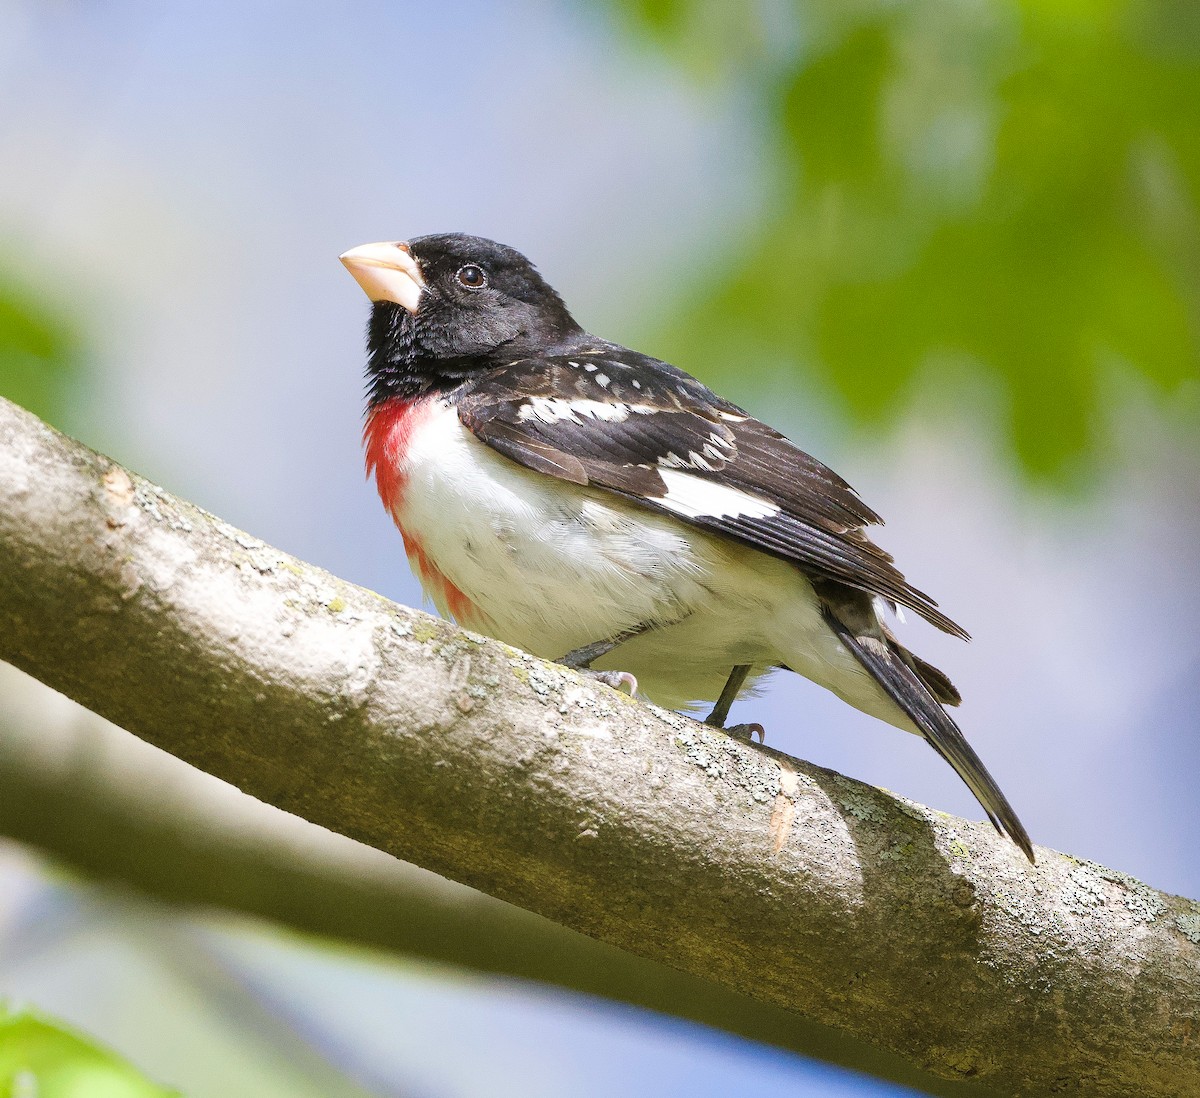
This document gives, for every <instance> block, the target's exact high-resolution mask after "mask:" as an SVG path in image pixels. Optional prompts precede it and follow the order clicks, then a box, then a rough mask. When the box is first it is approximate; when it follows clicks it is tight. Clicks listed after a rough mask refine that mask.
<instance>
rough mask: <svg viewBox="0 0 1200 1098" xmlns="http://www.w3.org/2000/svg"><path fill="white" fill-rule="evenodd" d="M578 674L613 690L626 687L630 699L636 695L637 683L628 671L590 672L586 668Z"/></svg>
mask: <svg viewBox="0 0 1200 1098" xmlns="http://www.w3.org/2000/svg"><path fill="white" fill-rule="evenodd" d="M579 673H580V674H581V675H587V677H588V678H589V679H595V680H596V681H597V682H602V683H604V685H605V686H611V687H612V688H613V689H614V690H620V689H621V688H622V687H625V686H627V687H629V696H630V697H631V698H632V697H634V696H635V695H636V694H637V691H638V681H637V679H636V678H634V677H633V676H632V675H631V674H630V673H629V672H628V671H592V670H590V669H587V668H581V669H580V671H579Z"/></svg>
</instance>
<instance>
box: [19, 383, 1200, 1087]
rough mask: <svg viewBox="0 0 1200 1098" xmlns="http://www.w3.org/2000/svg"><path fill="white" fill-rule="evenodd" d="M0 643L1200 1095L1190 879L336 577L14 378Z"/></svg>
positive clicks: (584, 898) (492, 859)
mask: <svg viewBox="0 0 1200 1098" xmlns="http://www.w3.org/2000/svg"><path fill="white" fill-rule="evenodd" d="M0 658H3V659H6V660H8V661H9V662H11V663H14V664H15V665H17V666H18V667H20V668H22V669H23V670H25V671H27V672H29V673H30V674H32V675H34V676H35V677H37V678H39V679H41V680H42V681H44V682H46V683H48V684H49V685H51V686H53V687H54V688H55V689H57V690H60V691H62V692H63V693H65V694H67V695H68V696H70V697H72V698H74V699H76V700H77V701H79V702H81V703H82V704H84V705H86V706H87V707H88V708H90V709H93V710H95V711H96V712H98V713H101V714H102V715H104V716H106V717H108V718H109V719H111V720H113V721H115V722H116V723H117V724H119V725H121V726H123V727H125V728H127V729H129V730H130V731H132V732H134V733H135V734H136V735H138V736H140V737H142V738H143V739H146V740H148V741H150V742H151V743H154V744H156V745H157V746H159V747H161V748H163V749H165V750H167V751H169V752H171V753H172V754H175V755H177V756H179V757H180V758H183V759H185V760H187V761H189V762H191V763H193V764H194V765H196V766H198V767H200V768H202V769H204V770H207V771H208V772H210V773H212V774H215V775H217V776H219V777H221V778H224V779H225V780H226V781H229V782H231V783H233V784H234V785H236V786H238V787H239V788H241V789H242V790H244V791H245V792H248V793H250V794H252V795H253V796H255V797H258V798H260V799H262V800H264V801H267V802H269V803H271V804H274V805H277V806H279V807H281V808H284V809H286V810H288V811H291V812H294V813H296V814H298V815H301V816H303V817H305V818H307V819H309V820H312V821H314V822H316V823H319V824H322V825H323V826H326V827H328V828H331V829H333V830H336V831H339V832H341V833H343V834H346V835H349V836H351V837H353V838H357V839H359V840H361V841H363V842H365V843H368V844H370V845H372V846H375V847H377V848H379V849H381V850H385V851H387V852H389V853H392V854H395V855H396V856H398V857H401V858H404V859H407V860H408V861H411V862H414V863H416V864H417V865H420V866H423V867H425V868H427V869H431V870H433V871H435V872H437V873H439V874H442V875H444V876H447V877H450V878H452V879H454V880H458V881H461V882H463V883H466V884H469V885H472V886H474V887H476V888H479V889H481V890H483V891H485V892H488V893H490V894H492V895H494V896H498V897H500V898H502V899H505V900H508V901H510V902H512V903H514V904H517V905H518V906H521V907H524V908H526V909H528V910H531V911H535V912H538V913H540V914H542V915H545V916H546V917H548V918H550V919H552V920H554V921H556V922H558V923H561V924H563V925H565V926H568V927H571V928H573V929H575V930H579V931H582V932H583V933H585V934H588V935H590V936H592V937H595V938H597V939H600V940H601V941H604V942H608V943H610V944H613V945H616V946H619V947H621V948H624V949H627V950H630V951H631V952H634V953H637V954H640V955H642V956H645V957H648V958H651V959H653V960H655V961H658V962H662V963H665V964H667V965H670V966H673V967H676V968H679V969H681V970H683V971H684V972H688V973H692V974H695V975H699V976H703V977H705V978H707V979H710V980H714V981H717V982H718V983H720V984H722V985H724V986H726V987H728V988H730V989H732V990H733V991H736V992H739V993H741V994H745V995H748V996H750V997H752V998H755V999H758V1000H761V1001H763V1002H766V1003H769V1004H773V1005H776V1006H780V1007H785V1008H788V1009H791V1010H795V1011H797V1012H799V1013H801V1014H803V1015H805V1016H806V1017H808V1018H811V1019H813V1020H815V1021H817V1022H820V1023H822V1024H824V1025H830V1026H834V1027H837V1028H840V1029H842V1030H845V1031H847V1032H849V1033H852V1034H855V1035H858V1036H860V1037H862V1038H864V1039H866V1040H869V1041H872V1042H874V1043H876V1044H877V1045H879V1046H880V1047H882V1048H885V1049H888V1050H890V1051H892V1052H895V1053H898V1054H900V1055H901V1056H903V1057H905V1058H907V1059H908V1060H910V1061H911V1062H913V1063H915V1064H918V1065H921V1066H923V1067H925V1068H927V1069H928V1070H930V1071H933V1072H935V1073H937V1074H940V1075H944V1076H946V1077H949V1078H958V1079H964V1078H971V1079H978V1080H983V1081H986V1082H988V1083H989V1084H991V1085H992V1086H994V1087H997V1088H998V1089H1003V1090H1006V1091H1008V1092H1010V1093H1028V1094H1041V1093H1046V1092H1059V1093H1072V1092H1075V1093H1085V1094H1101V1095H1108V1094H1112V1095H1116V1094H1134V1093H1136V1094H1144V1095H1179V1094H1186V1093H1200V1055H1198V1054H1197V1045H1196V1042H1197V1040H1198V1039H1200V906H1198V905H1196V904H1194V903H1192V902H1190V901H1187V900H1182V899H1180V898H1178V897H1173V896H1168V895H1165V894H1163V893H1159V892H1156V891H1155V890H1153V889H1150V888H1148V887H1146V886H1145V885H1143V884H1141V883H1140V882H1137V881H1135V880H1133V879H1132V878H1130V877H1127V876H1125V875H1124V874H1121V873H1117V872H1113V871H1110V870H1107V869H1104V868H1103V867H1100V866H1097V865H1094V864H1091V863H1087V862H1081V861H1079V860H1077V859H1074V858H1070V857H1067V856H1064V855H1059V854H1055V853H1053V852H1051V851H1045V850H1042V851H1040V852H1039V864H1038V865H1037V866H1036V867H1033V866H1030V865H1029V864H1028V863H1027V862H1025V860H1024V858H1023V857H1022V856H1021V854H1020V853H1019V851H1017V850H1016V849H1015V848H1014V847H1013V846H1012V845H1011V844H1010V843H1008V842H1006V841H1004V840H1002V839H1000V838H998V837H997V836H996V835H995V834H994V833H993V832H992V831H991V830H990V828H988V827H986V826H985V825H982V824H977V823H970V822H967V821H965V820H959V819H955V818H952V817H948V816H944V815H942V814H940V813H935V812H933V811H931V810H929V809H926V808H923V807H921V806H919V805H915V804H912V803H911V802H908V801H904V800H902V799H900V798H897V797H895V796H893V795H891V794H888V793H885V792H883V791H882V790H877V789H873V788H871V787H868V786H864V785H862V784H860V783H858V782H854V781H852V780H850V779H847V778H844V777H842V776H840V775H837V774H834V773H831V772H830V771H827V770H823V769H821V768H819V767H815V766H812V765H810V764H807V763H803V762H799V761H797V760H795V759H790V758H787V757H786V756H783V755H781V754H779V753H777V752H774V751H772V750H770V749H769V748H762V747H755V746H751V745H748V744H745V743H742V742H740V741H738V740H735V739H732V738H730V737H728V736H725V735H723V734H722V733H719V732H715V731H713V730H711V729H707V728H705V727H703V726H701V725H698V724H696V723H694V722H692V721H690V720H687V719H686V718H683V717H680V716H677V715H675V714H670V713H666V712H663V711H661V710H657V709H654V708H652V707H649V706H645V705H641V704H639V703H637V702H634V701H633V700H631V699H629V698H627V697H625V696H624V695H620V694H617V693H615V692H613V691H610V690H607V689H605V688H603V687H599V686H597V685H595V684H593V683H591V682H588V681H586V680H582V679H580V678H579V677H578V676H576V675H574V674H572V673H571V672H569V671H567V670H565V669H564V668H561V667H557V666H555V665H553V664H548V663H545V662H544V661H541V660H537V659H534V658H532V657H530V656H527V655H525V654H523V653H520V652H518V651H516V650H514V649H511V648H508V647H506V646H504V645H501V644H498V643H496V642H493V641H489V640H485V639H483V638H481V637H476V636H473V635H471V634H467V633H464V632H462V631H461V630H458V629H456V628H454V627H453V626H451V625H448V624H446V623H443V622H439V621H436V620H435V619H432V618H430V617H428V616H427V615H424V614H421V613H419V612H417V611H413V610H408V609H405V608H403V607H399V606H396V605H394V604H392V603H389V602H387V601H386V600H384V599H382V598H381V597H380V596H378V595H376V594H374V593H372V592H369V591H365V590H362V589H361V588H357V587H354V586H353V585H351V584H348V583H345V582H344V581H341V580H338V579H336V578H335V577H333V576H330V575H328V574H327V573H325V572H322V571H320V570H319V569H316V568H313V567H312V566H310V565H306V564H304V563H302V562H299V561H297V560H295V559H293V558H291V557H289V556H287V555H286V554H284V553H281V552H279V551H278V550H276V549H273V548H271V547H270V546H267V545H265V544H263V543H262V542H261V541H258V540H257V539H255V538H253V537H250V536H248V535H246V534H244V533H242V532H240V531H238V530H235V529H234V528H232V527H230V526H229V525H227V524H226V523H223V522H221V521H220V520H219V519H216V518H214V517H213V516H211V515H208V514H206V513H204V512H203V511H201V510H199V509H198V508H196V507H194V506H192V505H191V504H188V503H186V502H184V501H181V500H178V499H176V498H174V497H172V496H170V495H169V494H167V493H166V492H164V491H162V490H161V489H159V488H157V487H155V486H154V485H151V484H149V483H148V482H146V481H144V480H142V479H141V478H139V477H137V476H134V475H133V474H130V473H127V472H126V471H125V470H123V469H121V468H120V467H119V466H116V465H114V464H113V463H112V462H110V461H109V460H108V459H106V458H104V457H102V456H100V455H97V454H94V453H92V452H91V451H89V450H87V449H86V448H84V447H82V446H80V445H79V444H77V443H74V442H72V441H70V440H68V439H65V438H63V437H62V436H60V435H58V434H57V433H56V432H54V431H52V430H51V429H50V428H48V427H46V426H45V425H44V424H42V423H40V422H39V421H38V420H37V419H35V418H34V417H32V416H30V415H29V414H28V413H25V412H22V411H21V410H19V409H17V408H15V407H14V406H12V405H9V404H6V403H0Z"/></svg>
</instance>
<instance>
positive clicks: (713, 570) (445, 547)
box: [393, 402, 904, 727]
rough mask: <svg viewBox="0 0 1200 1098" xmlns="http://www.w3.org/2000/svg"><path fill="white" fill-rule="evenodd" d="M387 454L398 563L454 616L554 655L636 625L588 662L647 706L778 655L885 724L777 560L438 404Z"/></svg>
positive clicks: (874, 691) (711, 694)
mask: <svg viewBox="0 0 1200 1098" xmlns="http://www.w3.org/2000/svg"><path fill="white" fill-rule="evenodd" d="M397 467H398V471H399V472H400V473H401V474H402V475H403V479H404V487H403V490H402V491H401V492H399V493H398V496H397V498H396V499H395V500H394V502H393V515H394V517H395V520H396V523H397V525H398V526H399V527H400V528H401V530H402V531H403V532H404V534H405V538H406V542H407V543H408V544H409V550H410V552H409V556H410V560H411V561H412V563H413V567H414V571H415V572H416V573H417V575H418V578H420V579H421V582H422V585H423V586H424V587H425V590H426V591H427V593H428V594H429V595H430V596H431V597H432V599H433V601H434V602H435V604H437V606H438V609H439V610H440V611H441V612H442V613H443V614H444V615H448V616H453V617H455V618H456V619H458V620H459V621H460V623H461V624H462V625H464V626H466V627H467V628H470V629H474V630H476V631H478V632H483V633H487V634H489V635H490V636H494V637H496V638H498V639H500V640H503V641H505V642H507V643H509V644H512V645H514V646H516V647H518V648H522V649H524V650H526V651H528V652H532V653H534V654H535V655H539V656H543V657H546V658H548V659H554V658H557V657H561V656H563V655H565V654H566V653H567V652H569V651H572V650H573V649H576V648H580V647H582V646H584V645H587V644H591V643H594V642H596V641H602V640H607V639H609V638H612V637H615V636H617V635H619V634H621V633H624V632H626V631H629V630H633V629H637V628H639V627H643V626H650V627H651V628H650V629H649V630H648V631H647V632H646V633H645V634H643V635H642V636H639V637H635V638H633V639H631V640H629V641H626V642H625V643H624V644H622V645H620V646H619V647H618V648H617V649H615V650H614V651H613V652H612V653H610V654H609V655H608V656H607V657H605V658H603V659H598V660H596V662H595V664H594V666H595V667H597V668H611V669H620V670H623V671H629V672H631V673H632V674H633V675H635V676H636V677H637V679H638V682H639V684H640V687H641V689H642V692H643V693H645V694H646V695H647V696H649V697H650V698H651V699H652V700H653V701H656V702H658V703H659V704H661V705H665V706H668V707H671V708H680V707H683V706H686V705H687V704H688V703H690V702H694V701H700V700H707V701H711V700H713V699H715V698H716V696H717V695H718V694H719V693H720V690H721V687H722V686H723V685H724V683H725V679H726V678H727V677H728V675H729V672H730V670H731V669H732V668H733V667H734V666H735V665H737V664H751V665H753V667H754V669H755V674H761V673H762V672H764V671H766V670H767V669H769V668H771V667H774V666H776V665H778V664H780V663H785V664H787V666H789V667H791V668H792V669H793V670H794V671H797V672H798V673H800V674H802V675H805V676H806V677H809V678H812V679H814V680H815V681H817V682H820V683H821V684H822V685H825V686H828V687H830V688H831V689H833V690H835V692H837V693H838V694H840V695H842V696H843V697H844V698H845V699H846V700H847V701H849V702H850V703H851V704H853V705H856V706H858V707H859V708H864V709H867V710H868V711H871V712H876V715H878V716H882V717H883V718H884V719H885V720H892V721H893V723H897V722H896V721H895V720H894V717H895V715H896V712H897V711H896V710H895V708H894V707H893V706H892V705H891V703H890V702H889V701H887V699H886V698H882V692H881V691H879V690H878V687H876V686H875V684H874V681H873V680H872V679H871V678H870V676H868V675H867V674H866V672H865V671H863V669H862V668H861V666H860V665H859V664H858V662H857V661H856V660H855V659H854V658H853V656H852V655H851V654H850V653H849V652H847V651H846V650H845V648H844V647H843V646H842V645H841V644H840V642H838V640H837V638H836V637H835V636H834V635H833V633H832V632H831V630H830V629H829V628H828V627H827V626H826V625H825V623H824V621H823V620H822V619H821V616H820V612H819V609H818V604H817V601H816V597H815V595H814V594H813V591H812V587H811V586H810V585H809V583H808V581H807V580H806V579H805V578H804V576H803V575H802V574H801V573H800V572H799V570H798V569H796V568H794V567H793V566H791V565H789V564H787V563H785V562H784V561H780V560H777V559H775V558H773V557H770V556H767V555H765V554H762V553H758V552H756V551H754V550H751V549H748V548H745V547H743V546H740V545H737V544H735V543H733V542H729V541H727V540H725V539H723V538H718V537H715V536H712V535H709V534H706V533H704V532H703V531H701V530H698V529H695V528H693V527H689V526H687V525H685V524H684V523H682V522H681V521H680V520H678V519H673V518H668V517H666V516H661V515H659V514H657V513H656V512H654V511H652V510H650V509H648V508H643V507H639V506H637V505H636V504H633V503H630V502H626V501H625V500H622V499H621V498H620V497H618V496H615V495H613V494H612V493H608V492H604V491H603V490H597V489H591V488H582V487H579V486H577V485H574V484H571V483H569V482H567V481H561V480H555V479H552V478H550V477H548V476H546V475H544V474H542V473H536V472H532V471H530V470H527V469H525V468H523V467H521V466H519V465H517V464H516V463H515V462H513V461H510V460H509V459H508V458H505V457H503V456H502V455H500V454H498V453H496V452H495V451H493V450H492V449H490V448H489V447H488V446H487V445H486V444H484V443H482V442H480V441H479V440H478V439H476V438H475V437H474V435H472V434H471V433H470V431H468V430H467V429H466V428H465V427H463V425H462V424H461V422H460V421H459V419H458V415H457V413H456V412H455V411H454V409H453V408H451V407H450V406H449V405H448V404H446V403H444V402H437V403H435V404H432V405H430V406H429V407H428V408H427V409H426V410H424V411H423V412H422V414H421V415H420V416H419V417H417V418H416V420H415V422H414V424H413V426H412V430H411V434H410V436H409V438H408V442H407V446H406V447H405V448H404V453H403V456H402V457H400V458H399V459H398V462H397ZM430 565H433V566H434V568H431V567H430ZM438 573H440V576H441V577H444V578H445V580H448V581H449V584H451V585H452V587H448V586H447V584H446V583H445V582H444V581H443V579H441V578H440V577H439V575H438ZM456 591H457V592H461V596H463V597H465V598H463V597H459V596H458V595H457V594H456V593H455V592H456ZM466 600H469V605H468V604H467V601H466ZM880 701H882V702H883V703H884V704H883V705H882V706H879V705H878V704H876V703H878V702H880ZM903 726H904V725H902V727H903Z"/></svg>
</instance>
